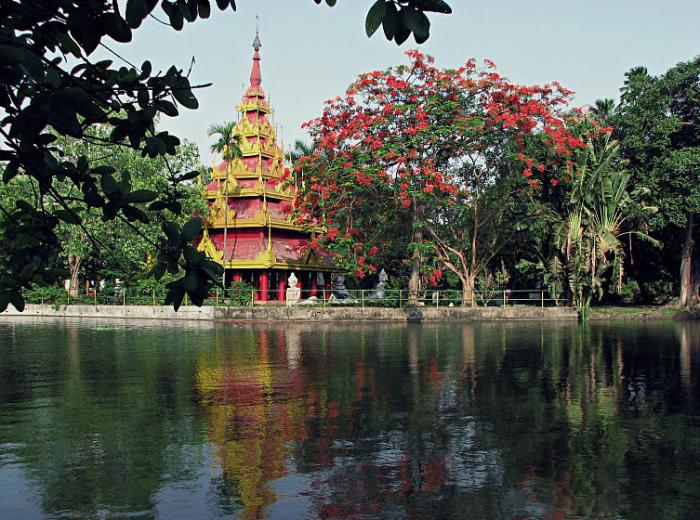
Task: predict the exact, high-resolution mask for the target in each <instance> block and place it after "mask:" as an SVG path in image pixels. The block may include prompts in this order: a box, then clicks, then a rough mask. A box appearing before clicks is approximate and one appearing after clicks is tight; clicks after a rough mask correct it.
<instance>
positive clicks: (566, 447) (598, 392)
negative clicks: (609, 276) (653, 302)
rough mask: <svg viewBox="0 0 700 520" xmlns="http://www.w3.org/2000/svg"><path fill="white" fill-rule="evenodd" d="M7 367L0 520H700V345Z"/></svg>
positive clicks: (149, 332) (11, 361) (15, 362)
mask: <svg viewBox="0 0 700 520" xmlns="http://www.w3.org/2000/svg"><path fill="white" fill-rule="evenodd" d="M0 345H2V346H1V347H0V375H2V379H1V380H0V412H1V415H0V517H3V518H4V517H9V518H12V517H19V516H20V515H19V514H18V513H22V514H21V516H22V517H26V518H32V517H38V516H41V514H40V513H39V512H38V510H37V509H36V507H37V505H39V507H40V509H41V510H42V511H44V513H47V514H49V515H53V516H76V515H77V516H90V517H91V516H106V515H117V516H119V515H122V514H127V513H128V514H134V515H135V516H137V517H138V516H139V515H142V516H144V517H150V516H154V515H156V516H157V515H161V516H163V517H165V516H167V517H169V518H170V517H183V518H188V517H210V518H221V517H231V516H234V517H240V518H263V517H280V518H289V517H296V518H318V517H325V518H331V517H333V518H362V517H367V518H372V517H390V518H391V517H400V518H419V517H430V516H432V517H450V516H452V517H465V516H466V517H470V518H580V517H601V518H616V517H624V518H662V517H663V518H666V517H676V518H688V517H691V516H692V515H693V513H692V512H693V511H695V510H696V509H697V508H698V506H700V467H699V466H700V463H699V462H698V461H699V460H700V458H698V457H699V456H700V435H699V434H700V422H699V421H698V417H699V416H700V413H699V410H698V399H697V397H698V390H699V384H698V362H699V361H698V356H699V352H700V325H699V324H697V323H649V324H645V323H639V324H620V325H591V326H589V327H579V326H576V325H569V324H566V325H556V324H539V323H536V324H507V323H506V324H503V323H474V324H450V325H435V326H433V325H431V326H420V325H409V326H404V325H390V324H382V325H376V324H373V325H353V326H343V327H338V326H319V325H317V324H313V325H312V324H301V325H300V324H292V325H289V324H284V325H279V324H268V325H258V326H254V327H251V326H247V325H242V324H227V325H225V326H215V327H206V326H204V327H202V326H195V327H193V328H163V327H161V326H156V325H153V324H151V325H149V326H139V327H134V326H131V325H126V326H115V325H104V324H100V325H91V324H90V323H85V322H81V323H70V322H69V323H47V322H27V321H21V322H8V321H2V322H0ZM8 486H9V487H8ZM13 515H14V516H13Z"/></svg>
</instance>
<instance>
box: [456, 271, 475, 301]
mask: <svg viewBox="0 0 700 520" xmlns="http://www.w3.org/2000/svg"><path fill="white" fill-rule="evenodd" d="M475 279H476V277H475V276H474V275H473V274H471V273H469V274H468V275H466V276H460V280H461V281H462V307H471V306H472V305H476V295H475V294H474V289H475V285H476V282H475Z"/></svg>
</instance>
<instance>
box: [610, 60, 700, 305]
mask: <svg viewBox="0 0 700 520" xmlns="http://www.w3.org/2000/svg"><path fill="white" fill-rule="evenodd" d="M614 126H615V127H616V135H617V137H618V138H619V139H620V142H621V150H622V155H623V156H624V157H625V158H626V159H627V160H628V161H629V165H630V170H631V172H632V174H633V177H632V182H633V183H634V184H635V185H642V186H646V187H648V188H649V189H650V190H651V196H652V198H651V200H652V203H653V204H654V205H655V206H658V208H659V212H658V213H657V214H656V215H655V216H654V217H653V218H652V219H650V225H651V226H652V231H653V232H654V234H655V235H656V236H657V237H659V238H662V237H663V239H664V240H663V241H664V242H665V247H666V248H667V249H669V250H670V251H671V252H672V253H671V254H670V256H671V257H675V258H676V259H678V258H680V262H678V263H676V269H677V272H678V277H677V285H678V293H677V294H678V296H679V299H678V304H679V305H681V306H693V305H695V304H697V303H698V301H699V300H700V294H699V291H700V259H699V255H698V247H697V243H698V238H699V233H698V220H699V217H698V215H699V214H700V58H695V59H693V60H691V61H688V62H684V63H679V64H678V65H676V66H675V67H673V68H671V69H670V70H669V71H667V72H666V73H665V74H663V75H660V76H651V75H649V74H648V72H647V70H646V69H645V68H643V67H637V68H635V69H632V70H631V71H630V72H628V73H627V75H626V79H625V84H624V86H623V88H622V96H621V103H620V106H619V108H618V112H617V115H616V117H615V118H614ZM681 233H682V236H683V238H682V239H680V240H667V237H673V236H677V235H679V234H681ZM657 273H658V271H657Z"/></svg>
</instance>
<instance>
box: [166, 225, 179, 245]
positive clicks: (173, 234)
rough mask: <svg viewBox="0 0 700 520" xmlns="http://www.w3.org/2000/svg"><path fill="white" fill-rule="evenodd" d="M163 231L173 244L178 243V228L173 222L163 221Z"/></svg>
mask: <svg viewBox="0 0 700 520" xmlns="http://www.w3.org/2000/svg"><path fill="white" fill-rule="evenodd" d="M162 227H163V232H164V233H165V235H166V236H167V237H168V239H169V240H170V241H171V242H172V243H173V244H175V245H179V244H180V230H179V229H178V227H177V224H175V222H163V226H162Z"/></svg>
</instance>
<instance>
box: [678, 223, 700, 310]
mask: <svg viewBox="0 0 700 520" xmlns="http://www.w3.org/2000/svg"><path fill="white" fill-rule="evenodd" d="M694 231H695V214H694V213H692V212H691V213H688V218H687V220H686V225H685V241H684V242H683V250H682V252H681V273H680V297H679V298H678V306H679V307H691V306H692V305H693V304H694V303H696V302H695V301H694V300H696V297H697V294H695V295H693V288H694V287H693V249H694V246H695V241H694V240H693V232H694ZM694 296H695V297H694Z"/></svg>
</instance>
